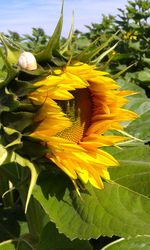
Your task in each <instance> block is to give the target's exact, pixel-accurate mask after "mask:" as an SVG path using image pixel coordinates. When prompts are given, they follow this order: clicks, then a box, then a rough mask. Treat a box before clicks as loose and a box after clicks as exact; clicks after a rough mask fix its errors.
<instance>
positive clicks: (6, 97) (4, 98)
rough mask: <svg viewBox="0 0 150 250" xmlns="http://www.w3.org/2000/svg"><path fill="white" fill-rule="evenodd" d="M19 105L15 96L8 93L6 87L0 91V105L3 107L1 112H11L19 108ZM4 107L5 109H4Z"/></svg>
mask: <svg viewBox="0 0 150 250" xmlns="http://www.w3.org/2000/svg"><path fill="white" fill-rule="evenodd" d="M19 103H20V102H19V101H18V99H17V96H16V95H15V94H13V93H12V92H10V91H9V90H8V88H7V87H4V88H3V89H2V90H1V91H0V104H1V105H2V107H3V108H2V109H1V110H0V111H3V110H10V111H13V110H15V109H16V108H17V107H18V106H19ZM4 107H6V108H5V109H4Z"/></svg>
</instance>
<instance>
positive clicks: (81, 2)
mask: <svg viewBox="0 0 150 250" xmlns="http://www.w3.org/2000/svg"><path fill="white" fill-rule="evenodd" d="M61 2H62V1H61V0H9V1H7V0H0V32H7V30H11V31H17V32H19V33H20V34H25V33H26V34H31V31H32V27H40V28H43V29H44V30H45V31H46V33H47V34H49V35H51V33H52V31H53V29H54V27H55V25H56V23H57V20H58V18H59V14H60V8H61ZM125 4H127V0H65V5H64V28H63V35H65V36H66V35H67V32H68V31H69V27H70V23H71V16H72V11H74V13H75V28H77V29H79V30H81V31H86V28H85V26H84V25H88V24H90V23H91V22H100V21H101V18H102V14H112V15H115V14H117V13H118V10H117V8H124V6H125Z"/></svg>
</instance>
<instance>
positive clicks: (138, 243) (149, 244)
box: [102, 236, 150, 250]
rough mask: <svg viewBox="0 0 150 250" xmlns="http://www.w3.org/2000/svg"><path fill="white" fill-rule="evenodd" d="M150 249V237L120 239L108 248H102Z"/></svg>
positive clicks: (106, 248)
mask: <svg viewBox="0 0 150 250" xmlns="http://www.w3.org/2000/svg"><path fill="white" fill-rule="evenodd" d="M149 248H150V237H149V236H138V237H136V238H130V239H120V240H117V241H115V242H113V243H111V244H109V245H108V246H106V247H104V248H102V250H116V249H119V250H126V249H128V250H135V249H136V250H141V249H142V250H149Z"/></svg>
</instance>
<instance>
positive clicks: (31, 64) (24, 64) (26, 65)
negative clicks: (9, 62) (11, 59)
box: [18, 52, 37, 70]
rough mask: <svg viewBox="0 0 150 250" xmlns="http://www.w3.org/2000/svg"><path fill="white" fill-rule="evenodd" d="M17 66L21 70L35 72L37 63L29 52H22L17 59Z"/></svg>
mask: <svg viewBox="0 0 150 250" xmlns="http://www.w3.org/2000/svg"><path fill="white" fill-rule="evenodd" d="M18 65H19V66H20V67H21V68H22V69H26V70H35V69H37V62H36V59H35V56H34V55H33V54H32V53H31V52H23V53H21V54H20V56H19V59H18Z"/></svg>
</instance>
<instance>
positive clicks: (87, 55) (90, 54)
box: [75, 31, 119, 63]
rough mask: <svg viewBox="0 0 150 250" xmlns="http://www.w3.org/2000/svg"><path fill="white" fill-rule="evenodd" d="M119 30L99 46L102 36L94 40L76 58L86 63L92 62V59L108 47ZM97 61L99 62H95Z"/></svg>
mask: <svg viewBox="0 0 150 250" xmlns="http://www.w3.org/2000/svg"><path fill="white" fill-rule="evenodd" d="M118 32H119V31H117V32H116V33H115V34H114V35H112V36H111V37H110V38H109V39H108V40H107V41H106V42H104V43H103V44H101V45H99V46H97V43H98V42H99V41H100V40H101V37H98V38H97V39H96V40H95V41H93V42H92V43H91V44H90V45H89V46H88V47H87V48H86V49H84V50H83V51H82V52H81V53H80V54H79V55H77V56H76V57H75V59H76V60H78V61H82V62H85V63H90V61H91V60H92V59H93V58H94V57H95V56H97V55H98V54H99V53H100V51H102V50H103V49H104V48H106V47H107V46H108V45H109V44H110V43H111V42H112V41H113V40H114V39H115V37H116V35H117V34H118ZM95 63H97V62H95Z"/></svg>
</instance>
